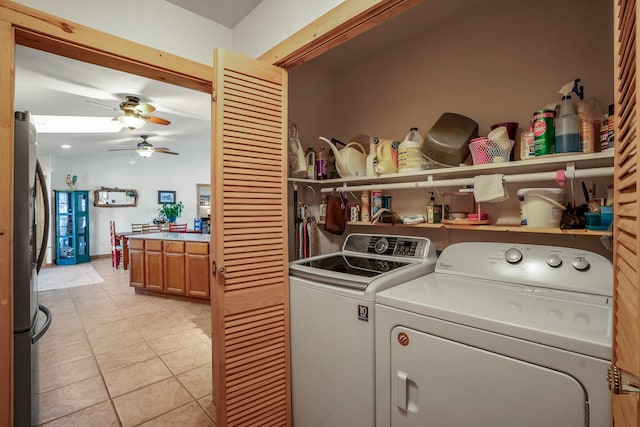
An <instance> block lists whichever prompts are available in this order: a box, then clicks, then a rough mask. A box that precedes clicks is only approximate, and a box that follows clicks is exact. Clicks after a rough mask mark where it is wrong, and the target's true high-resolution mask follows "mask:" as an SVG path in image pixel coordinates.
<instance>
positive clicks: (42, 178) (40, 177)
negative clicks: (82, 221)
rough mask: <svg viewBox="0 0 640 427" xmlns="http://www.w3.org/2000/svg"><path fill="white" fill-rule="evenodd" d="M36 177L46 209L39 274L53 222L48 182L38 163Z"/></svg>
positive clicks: (38, 264)
mask: <svg viewBox="0 0 640 427" xmlns="http://www.w3.org/2000/svg"><path fill="white" fill-rule="evenodd" d="M36 175H37V176H38V182H39V183H40V188H41V190H42V202H43V205H44V206H43V208H44V230H43V233H42V242H40V253H39V254H38V260H37V264H36V271H37V272H38V273H39V272H40V268H41V267H42V263H43V262H44V257H45V254H46V253H47V242H48V241H49V226H50V222H51V215H50V213H49V193H48V192H47V181H46V180H45V176H44V172H42V167H41V166H40V162H39V161H36Z"/></svg>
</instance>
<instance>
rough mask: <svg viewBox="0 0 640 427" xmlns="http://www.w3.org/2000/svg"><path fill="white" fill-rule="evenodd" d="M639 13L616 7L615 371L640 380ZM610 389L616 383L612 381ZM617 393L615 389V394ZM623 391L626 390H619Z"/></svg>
mask: <svg viewBox="0 0 640 427" xmlns="http://www.w3.org/2000/svg"><path fill="white" fill-rule="evenodd" d="M637 45H638V44H637V11H636V2H635V1H622V0H615V1H614V62H615V115H616V116H617V117H616V123H615V124H616V127H615V144H614V147H615V148H614V150H615V157H614V162H615V178H614V187H615V196H614V222H613V224H614V232H613V240H614V247H613V262H614V313H615V317H614V333H613V335H614V336H613V354H612V366H613V367H615V369H616V371H618V372H624V373H625V374H629V375H630V376H635V377H640V361H639V345H640V340H639V335H640V289H639V287H640V283H639V274H638V269H639V268H640V240H639V237H640V229H639V224H640V223H639V221H640V203H639V193H638V176H639V175H638V167H639V166H640V158H639V155H638V106H637V98H638V94H637V80H636V79H637V66H636V62H637V58H638V56H637ZM610 386H611V379H610ZM612 390H613V389H612ZM618 391H621V390H618ZM612 396H613V397H612V417H613V425H615V426H621V427H622V426H637V425H638V413H639V412H638V395H637V394H613V395H612Z"/></svg>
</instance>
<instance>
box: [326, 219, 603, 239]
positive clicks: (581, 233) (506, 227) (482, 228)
mask: <svg viewBox="0 0 640 427" xmlns="http://www.w3.org/2000/svg"><path fill="white" fill-rule="evenodd" d="M318 224H320V225H323V224H324V221H318ZM347 225H350V226H356V227H358V226H360V227H409V228H441V229H447V230H473V231H497V232H506V231H510V232H514V233H537V234H564V235H571V236H589V237H591V236H593V237H600V236H604V235H605V234H606V231H593V230H587V229H586V228H583V229H576V230H561V229H559V228H552V227H549V228H539V227H522V226H517V225H464V224H427V223H420V224H388V223H375V224H372V223H370V222H362V221H358V222H351V221H350V222H348V223H347Z"/></svg>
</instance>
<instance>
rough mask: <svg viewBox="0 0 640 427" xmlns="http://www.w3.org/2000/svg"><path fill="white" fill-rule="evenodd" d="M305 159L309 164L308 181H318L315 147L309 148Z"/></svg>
mask: <svg viewBox="0 0 640 427" xmlns="http://www.w3.org/2000/svg"><path fill="white" fill-rule="evenodd" d="M304 157H305V161H306V162H307V179H316V152H315V151H314V150H313V147H307V152H306V153H305V154H304Z"/></svg>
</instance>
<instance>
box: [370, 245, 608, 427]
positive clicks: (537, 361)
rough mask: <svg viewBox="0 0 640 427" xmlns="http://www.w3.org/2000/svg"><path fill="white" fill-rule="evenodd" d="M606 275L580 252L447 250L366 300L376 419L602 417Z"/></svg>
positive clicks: (428, 426) (399, 422)
mask: <svg viewBox="0 0 640 427" xmlns="http://www.w3.org/2000/svg"><path fill="white" fill-rule="evenodd" d="M612 281H613V271H612V265H611V262H610V261H609V260H607V259H606V258H604V257H603V256H601V255H598V254H595V253H591V252H588V251H582V250H577V249H570V248H560V247H551V246H537V245H521V244H505V243H478V242H474V243H459V244H454V245H451V246H449V247H447V248H446V249H445V250H444V251H443V252H442V253H441V254H440V257H439V258H438V262H437V265H436V270H435V272H434V273H433V274H429V275H425V276H423V277H421V278H418V279H414V280H411V281H409V282H407V283H404V284H401V285H398V286H396V287H394V288H390V289H387V290H385V291H382V292H380V293H379V294H378V295H377V297H376V404H377V405H376V426H377V427H389V426H392V427H406V426H421V427H468V426H474V427H479V426H486V427H512V426H519V427H541V426H545V427H578V426H579V427H601V426H607V425H609V416H610V415H609V414H610V394H609V390H608V387H607V368H608V366H609V359H610V354H611V333H612Z"/></svg>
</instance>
